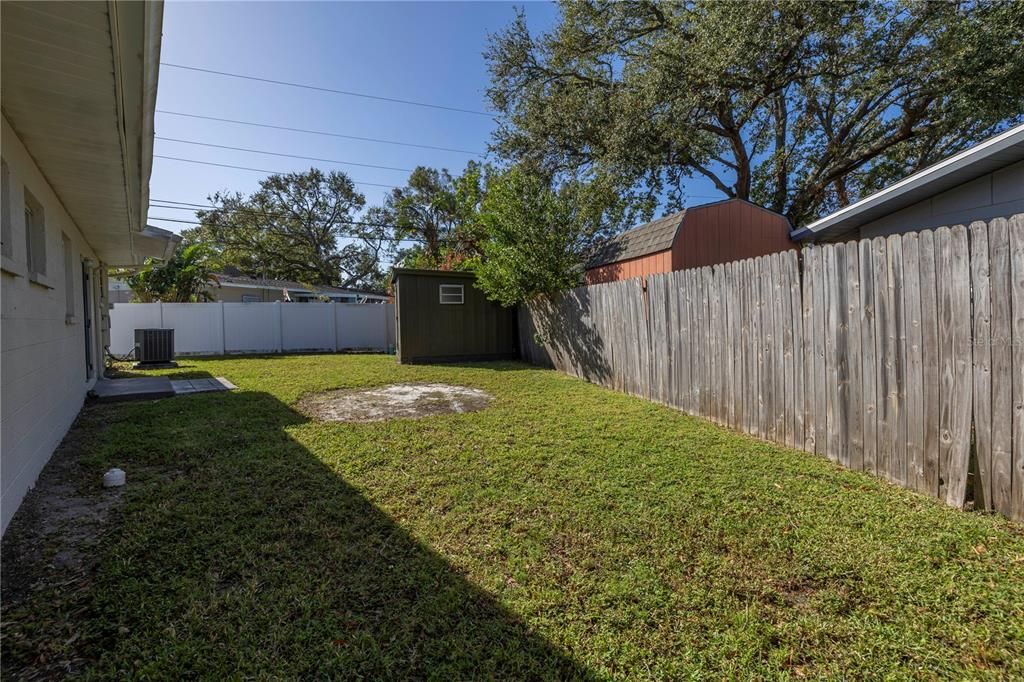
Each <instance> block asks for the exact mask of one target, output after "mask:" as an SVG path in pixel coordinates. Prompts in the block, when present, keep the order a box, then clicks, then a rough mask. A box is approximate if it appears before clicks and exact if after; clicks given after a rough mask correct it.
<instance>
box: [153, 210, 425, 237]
mask: <svg viewBox="0 0 1024 682" xmlns="http://www.w3.org/2000/svg"><path fill="white" fill-rule="evenodd" d="M149 220H159V221H161V222H167V223H181V224H184V225H192V226H194V227H199V223H198V222H197V221H195V220H183V219H181V218H167V217H165V216H150V217H149ZM214 222H215V224H217V225H219V226H220V227H231V225H226V224H225V223H222V222H219V221H214ZM343 224H344V225H367V226H370V227H389V226H388V225H376V224H374V223H362V222H359V221H354V220H351V221H344V223H343ZM337 236H339V237H342V238H345V239H368V240H369V241H381V242H422V243H426V240H425V239H415V238H412V237H383V236H378V235H372V236H371V235H362V234H346V233H338V235H337Z"/></svg>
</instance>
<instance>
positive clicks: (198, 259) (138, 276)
mask: <svg viewBox="0 0 1024 682" xmlns="http://www.w3.org/2000/svg"><path fill="white" fill-rule="evenodd" d="M218 266H219V264H218V262H217V260H216V258H215V257H214V254H213V252H212V250H211V249H210V248H209V247H208V246H206V245H205V244H190V245H187V246H180V247H178V249H177V250H176V251H175V252H174V255H173V256H171V258H170V259H169V260H167V261H166V262H164V261H157V260H153V259H152V258H150V259H147V260H146V263H145V264H144V266H143V267H142V268H140V269H139V270H136V271H128V270H124V271H120V270H119V271H115V272H113V273H112V275H113V276H114V277H120V278H122V279H124V281H125V283H126V284H127V285H128V286H129V287H131V290H132V298H133V300H134V301H135V302H137V303H154V302H156V301H163V302H165V303H190V302H197V301H207V300H210V296H209V294H208V290H209V289H210V287H211V286H216V284H217V280H216V279H214V277H213V273H214V272H216V270H217V268H218Z"/></svg>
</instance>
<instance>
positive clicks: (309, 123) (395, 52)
mask: <svg viewBox="0 0 1024 682" xmlns="http://www.w3.org/2000/svg"><path fill="white" fill-rule="evenodd" d="M517 6H521V7H524V8H525V11H526V14H527V19H528V21H529V24H530V26H531V29H532V30H534V31H539V30H544V29H546V28H548V27H550V26H552V25H553V23H554V22H555V21H556V20H557V9H556V8H555V7H554V6H553V5H552V4H550V3H539V2H535V3H526V4H525V5H523V4H521V3H517V4H513V3H498V2H493V3H488V2H466V3H457V2H421V3H398V2H380V3H340V2H339V3H276V2H274V3H270V2H267V3H259V2H249V3H185V2H168V3H166V4H165V6H164V34H163V51H162V56H161V61H162V62H164V63H165V65H164V66H162V67H161V71H160V87H159V92H158V99H157V109H158V113H157V115H156V135H157V137H158V139H157V140H156V143H155V150H154V153H155V154H156V155H158V156H175V157H182V158H188V159H197V160H203V161H209V162H214V163H222V164H230V165H238V166H247V167H252V168H259V169H267V170H271V171H292V170H303V169H307V168H309V167H310V165H317V166H319V167H321V168H324V169H335V168H336V169H341V170H345V171H346V172H347V173H348V174H349V176H350V177H352V178H353V179H354V180H356V181H363V182H367V183H379V184H382V185H402V184H403V183H404V181H405V179H406V178H407V176H408V173H407V172H403V171H394V170H383V169H376V168H365V167H359V166H354V165H339V164H331V163H317V162H311V161H302V160H299V159H288V158H281V157H274V156H265V155H262V154H252V153H247V152H241V151H231V150H225V149H214V148H209V147H203V146H196V145H190V144H184V143H181V142H172V141H168V140H165V139H159V138H175V139H180V140H192V141H198V142H204V143H211V144H218V145H226V146H232V147H248V148H252V149H260V150H267V151H274V152H280V153H286V154H296V155H302V156H315V157H320V158H327V159H338V160H344V161H353V162H358V163H368V164H374V165H382V166H393V167H396V168H406V169H412V168H414V167H415V166H417V165H428V166H435V167H445V168H448V169H450V170H452V171H453V172H457V171H460V170H461V169H462V168H463V167H464V166H465V164H466V162H467V161H468V160H469V159H471V158H474V157H472V156H470V155H468V154H461V153H453V152H444V151H435V150H426V149H417V148H413V147H402V146H396V145H388V144H379V143H373V142H362V141H356V140H346V139H339V138H333V137H324V136H318V135H309V134H303V133H297V132H288V131H280V130H268V129H264V128H255V127H249V126H242V125H236V124H230V123H220V122H214V121H206V120H199V119H192V118H186V117H181V116H174V115H170V114H168V113H162V112H164V111H175V112H184V113H189V114H198V115H203V116H213V117H218V118H229V119H238V120H243V121H253V122H258V123H267V124H272V125H281V126H288V127H294V128H306V129H313V130H323V131H331V132H337V133H342V134H347V135H357V136H361V137H373V138H381V139H387V140H397V141H404V142H413V143H417V144H426V145H432V146H439V147H451V148H456V149H463V150H470V151H478V152H481V153H483V152H485V151H486V148H487V143H488V141H489V138H490V134H491V131H492V130H493V128H494V120H493V118H492V117H491V116H480V115H474V114H467V113H459V112H452V111H441V110H436V109H428V108H423V107H416V106H409V105H403V104H398V103H391V102H381V101H374V100H369V99H362V98H356V97H348V96H343V95H337V94H332V93H323V92H314V91H310V90H302V89H296V88H290V87H286V86H281V85H274V84H269V83H258V82H253V81H247V80H239V79H235V78H228V77H224V76H219V75H213V74H205V73H199V72H195V71H189V70H183V69H179V68H174V67H171V66H167V65H166V64H168V63H170V64H181V65H186V66H193V67H199V68H205V69H213V70H218V71H227V72H233V73H241V74H246V75H251V76H258V77H261V78H269V79H275V80H283V81H292V82H300V83H308V84H311V85H318V86H323V87H328V88H334V89H341V90H349V91H355V92H362V93H366V94H372V95H378V96H382V97H393V98H400V99H406V100H417V101H423V102H430V103H436V104H440V105H445V106H451V107H457V108H464V109H470V110H477V111H485V110H486V109H487V102H486V99H485V94H484V93H485V90H486V88H487V84H488V75H487V66H486V63H485V62H484V59H483V57H482V52H483V51H484V49H485V47H486V44H487V36H488V33H493V32H496V31H499V30H501V29H502V28H503V27H504V26H506V25H507V24H508V23H509V22H510V21H511V20H512V18H513V17H514V12H515V7H517ZM477 158H480V157H477ZM264 175H265V174H261V173H258V172H252V171H244V170H235V169H228V168H219V167H214V166H204V165H199V164H193V163H185V162H181V161H172V160H169V159H164V158H156V159H155V160H154V163H153V176H152V182H151V192H150V193H151V198H152V201H153V203H160V202H161V201H178V202H193V203H205V202H206V197H207V196H208V195H210V194H212V193H213V192H215V191H217V190H230V191H240V192H243V193H244V192H251V191H253V190H255V189H256V187H257V183H258V181H259V180H260V179H261V178H262V177H263V176H264ZM702 184H703V183H699V182H694V183H692V184H690V185H689V189H690V191H691V192H692V193H694V194H714V192H713V191H709V188H707V187H703V186H702ZM359 189H360V191H362V192H363V193H364V194H365V195H366V198H367V202H368V205H373V204H375V203H379V202H380V200H381V198H382V197H383V195H384V193H385V192H387V191H388V190H387V189H386V188H384V187H377V186H372V185H360V186H359ZM160 217H173V218H176V219H179V220H187V219H191V218H193V217H194V216H193V215H192V214H191V213H189V212H187V211H179V210H172V209H167V208H157V207H151V208H150V222H151V223H152V224H154V225H159V226H161V227H164V228H167V229H171V230H174V231H180V230H181V229H183V228H186V227H188V226H187V225H184V224H181V223H173V222H167V221H161V220H159V219H158V218H160Z"/></svg>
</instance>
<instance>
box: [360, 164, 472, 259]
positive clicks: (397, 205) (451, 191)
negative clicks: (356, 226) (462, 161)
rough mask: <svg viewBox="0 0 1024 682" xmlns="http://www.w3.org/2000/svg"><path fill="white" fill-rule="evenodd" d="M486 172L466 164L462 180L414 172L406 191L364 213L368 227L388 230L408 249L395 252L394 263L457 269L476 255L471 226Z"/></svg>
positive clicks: (440, 172) (396, 192)
mask: <svg viewBox="0 0 1024 682" xmlns="http://www.w3.org/2000/svg"><path fill="white" fill-rule="evenodd" d="M484 172H485V169H484V168H482V167H481V165H480V164H478V163H476V162H472V161H471V162H470V163H469V164H468V165H467V166H466V170H465V171H464V172H463V173H462V175H460V176H458V177H453V176H452V175H451V173H449V172H448V171H447V170H446V169H441V170H438V169H436V168H427V167H425V166H418V167H417V168H416V169H415V170H414V171H413V172H412V174H411V175H410V176H409V180H408V181H407V183H406V186H405V187H398V188H395V189H393V190H391V192H390V193H389V194H388V195H387V196H386V197H385V199H384V203H383V204H382V205H381V206H378V207H373V208H371V209H370V210H368V211H367V213H366V220H367V221H368V222H374V223H381V224H385V225H389V226H392V229H393V233H392V234H393V236H394V237H395V238H397V239H403V240H412V241H415V242H416V243H415V244H414V245H413V246H406V247H404V248H401V247H398V246H397V243H396V248H395V249H394V251H393V255H394V256H395V259H396V260H397V261H399V262H401V263H402V265H404V266H406V267H417V268H444V269H461V268H464V267H466V264H467V261H469V260H471V259H472V258H473V257H474V256H476V255H477V254H478V249H479V245H478V243H477V242H478V235H476V234H474V233H473V230H472V225H473V221H474V218H475V215H476V213H477V211H478V209H479V205H480V201H481V198H482V196H483V178H484Z"/></svg>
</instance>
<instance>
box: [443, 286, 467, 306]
mask: <svg viewBox="0 0 1024 682" xmlns="http://www.w3.org/2000/svg"><path fill="white" fill-rule="evenodd" d="M440 294H441V305H462V304H463V302H464V300H463V290H462V285H461V284H442V285H441V290H440Z"/></svg>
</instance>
